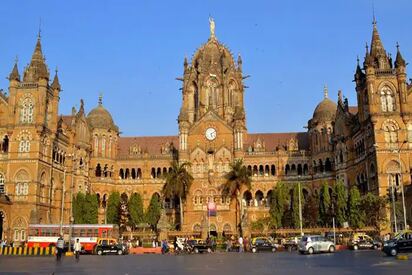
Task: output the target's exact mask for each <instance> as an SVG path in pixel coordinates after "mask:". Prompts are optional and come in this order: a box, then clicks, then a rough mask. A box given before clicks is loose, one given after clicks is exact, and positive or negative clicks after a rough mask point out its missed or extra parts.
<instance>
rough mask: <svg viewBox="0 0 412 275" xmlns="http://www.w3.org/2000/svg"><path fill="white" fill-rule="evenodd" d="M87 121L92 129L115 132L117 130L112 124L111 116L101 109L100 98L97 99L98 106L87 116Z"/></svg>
mask: <svg viewBox="0 0 412 275" xmlns="http://www.w3.org/2000/svg"><path fill="white" fill-rule="evenodd" d="M87 121H88V122H89V125H90V126H91V127H92V128H98V129H108V130H114V131H116V132H117V131H118V130H119V128H118V127H117V126H116V125H115V124H114V122H113V118H112V115H111V114H110V113H109V111H107V110H106V109H105V108H104V107H103V105H102V101H101V98H100V99H99V105H98V106H97V107H96V108H94V109H93V110H91V111H90V113H89V114H88V115H87Z"/></svg>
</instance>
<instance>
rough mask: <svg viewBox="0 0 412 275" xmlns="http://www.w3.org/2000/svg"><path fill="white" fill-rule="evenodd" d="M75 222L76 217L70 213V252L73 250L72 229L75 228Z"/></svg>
mask: <svg viewBox="0 0 412 275" xmlns="http://www.w3.org/2000/svg"><path fill="white" fill-rule="evenodd" d="M73 222H74V217H73V216H72V215H70V227H69V252H72V245H71V242H72V230H73Z"/></svg>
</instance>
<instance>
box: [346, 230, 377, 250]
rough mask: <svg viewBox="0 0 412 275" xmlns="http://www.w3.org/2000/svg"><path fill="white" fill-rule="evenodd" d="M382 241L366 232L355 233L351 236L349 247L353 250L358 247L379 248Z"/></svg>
mask: <svg viewBox="0 0 412 275" xmlns="http://www.w3.org/2000/svg"><path fill="white" fill-rule="evenodd" d="M381 246H382V245H381V243H380V242H379V241H376V240H374V239H372V238H371V237H370V236H368V235H367V234H365V233H355V234H353V236H352V237H351V238H350V240H349V243H348V247H349V248H350V249H353V250H358V249H379V248H380V247H381Z"/></svg>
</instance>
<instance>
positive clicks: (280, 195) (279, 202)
mask: <svg viewBox="0 0 412 275" xmlns="http://www.w3.org/2000/svg"><path fill="white" fill-rule="evenodd" d="M287 201H288V191H287V188H286V186H285V185H284V184H283V183H282V182H279V183H278V184H277V185H276V186H275V187H273V191H272V200H271V204H270V217H271V220H272V222H271V224H272V227H274V228H280V227H282V226H283V224H282V221H283V215H284V212H285V209H287V207H288V205H287V204H288V202H287Z"/></svg>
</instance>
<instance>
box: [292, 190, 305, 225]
mask: <svg viewBox="0 0 412 275" xmlns="http://www.w3.org/2000/svg"><path fill="white" fill-rule="evenodd" d="M299 191H300V192H299ZM299 193H300V195H301V199H302V190H299V185H297V184H296V185H295V186H294V187H293V197H292V200H293V201H292V223H293V227H294V228H299V227H300V218H299ZM302 200H303V199H302ZM301 202H302V204H303V201H301Z"/></svg>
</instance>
